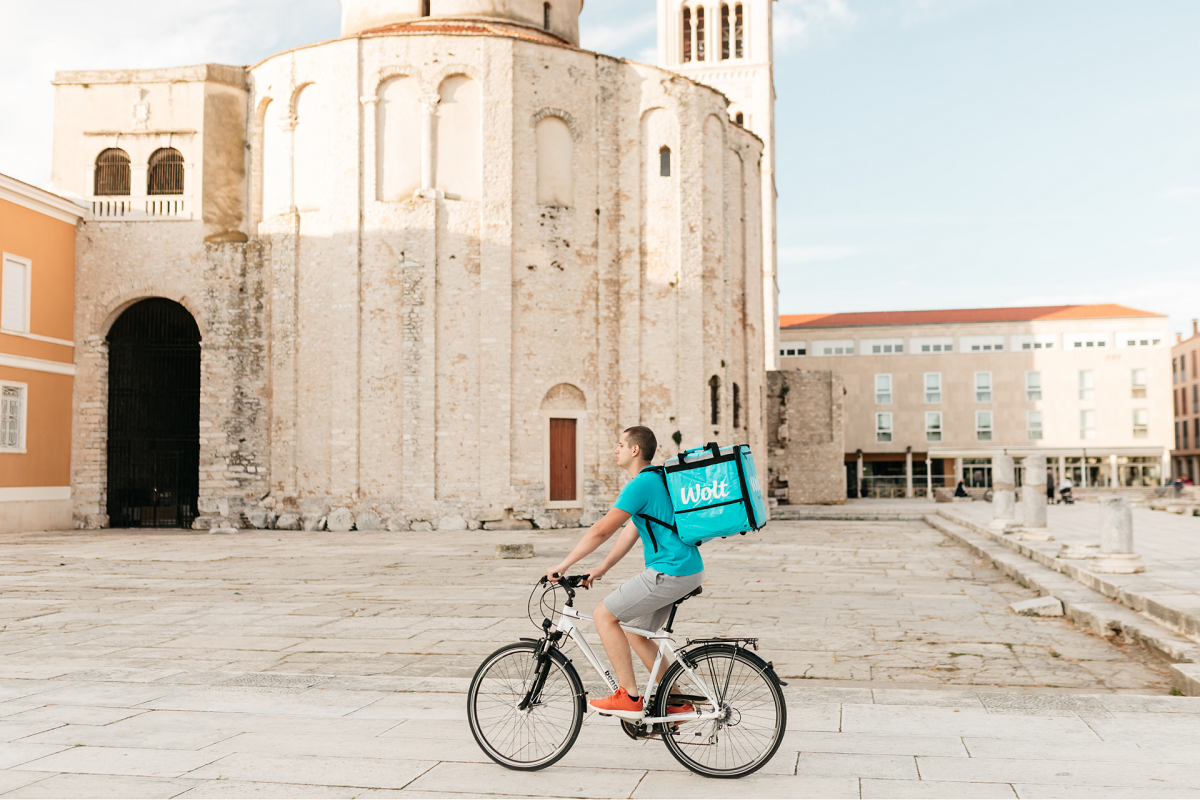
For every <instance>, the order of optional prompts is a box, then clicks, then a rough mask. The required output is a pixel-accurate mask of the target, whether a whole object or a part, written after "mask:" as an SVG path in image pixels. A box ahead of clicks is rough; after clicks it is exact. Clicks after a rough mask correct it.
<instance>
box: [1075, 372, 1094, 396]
mask: <svg viewBox="0 0 1200 800" xmlns="http://www.w3.org/2000/svg"><path fill="white" fill-rule="evenodd" d="M1079 399H1080V400H1095V399H1096V373H1095V372H1094V371H1092V370H1090V369H1081V370H1080V371H1079Z"/></svg>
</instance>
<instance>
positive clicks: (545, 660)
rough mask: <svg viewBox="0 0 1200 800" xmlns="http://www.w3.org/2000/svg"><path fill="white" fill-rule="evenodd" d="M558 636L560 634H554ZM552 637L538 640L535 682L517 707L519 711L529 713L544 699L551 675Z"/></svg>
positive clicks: (530, 685)
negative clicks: (547, 679) (543, 693)
mask: <svg viewBox="0 0 1200 800" xmlns="http://www.w3.org/2000/svg"><path fill="white" fill-rule="evenodd" d="M554 635H555V636H557V635H558V634H554ZM550 639H551V637H550V636H547V637H545V638H543V639H540V640H538V647H537V651H536V655H537V665H536V666H535V667H534V676H533V681H532V682H531V683H530V684H529V691H527V692H526V693H525V697H523V698H522V699H521V702H520V703H519V704H518V705H517V710H518V711H528V710H529V709H530V708H532V707H533V706H535V705H537V703H538V701H539V700H541V698H542V689H544V688H546V678H547V676H549V674H550V649H551V648H552V647H553V643H552V642H551V641H550Z"/></svg>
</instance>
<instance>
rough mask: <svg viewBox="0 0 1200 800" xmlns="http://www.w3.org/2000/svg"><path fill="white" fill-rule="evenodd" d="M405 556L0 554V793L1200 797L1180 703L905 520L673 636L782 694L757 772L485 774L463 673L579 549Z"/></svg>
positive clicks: (1136, 657) (764, 577)
mask: <svg viewBox="0 0 1200 800" xmlns="http://www.w3.org/2000/svg"><path fill="white" fill-rule="evenodd" d="M410 536H411V534H381V535H373V534H372V535H367V536H359V535H354V534H344V535H337V534H327V533H326V534H305V535H304V541H303V547H302V548H299V549H298V548H297V547H296V542H297V538H298V537H291V538H289V539H286V540H285V539H281V538H280V537H279V536H277V535H276V534H275V533H274V532H272V533H271V535H265V534H263V533H258V534H242V535H239V536H237V537H219V538H218V537H209V536H206V535H199V534H193V533H170V534H166V533H161V534H155V533H147V532H144V531H134V532H124V533H111V532H99V533H93V532H88V533H79V534H70V535H63V534H41V535H29V536H16V537H0V552H2V553H3V555H2V556H0V579H6V578H7V577H8V576H9V575H10V572H11V574H13V575H15V576H17V577H19V578H21V579H22V580H20V581H17V582H15V583H4V584H0V586H3V588H2V589H0V648H4V649H5V651H6V652H7V653H8V655H6V656H5V657H4V658H3V659H0V758H2V757H3V756H4V754H5V753H9V754H11V758H9V759H8V760H7V761H4V762H3V764H4V768H0V797H5V798H7V797H109V796H112V797H176V796H183V797H194V798H199V797H264V798H266V797H459V798H462V797H468V796H476V795H478V794H485V793H486V794H496V795H499V796H505V795H511V796H529V795H536V796H547V797H557V796H565V797H696V798H699V797H716V796H721V797H726V796H739V797H880V796H889V797H908V796H921V797H949V796H954V797H1027V796H1056V795H1055V793H1056V792H1076V793H1077V794H1074V795H1069V794H1068V795H1066V796H1088V794H1087V793H1089V792H1090V793H1092V794H1094V795H1095V796H1137V797H1143V796H1144V797H1154V796H1179V797H1186V796H1192V795H1200V776H1197V775H1196V761H1195V759H1191V760H1189V758H1188V756H1189V755H1190V748H1189V744H1191V743H1194V742H1195V741H1197V740H1198V739H1200V698H1180V697H1170V696H1167V694H1166V690H1167V680H1166V676H1165V674H1164V669H1163V665H1162V664H1161V663H1159V662H1157V661H1155V660H1154V659H1153V658H1152V657H1150V656H1148V655H1147V654H1146V653H1143V652H1141V651H1139V650H1137V649H1133V648H1129V647H1125V646H1123V645H1121V643H1120V642H1114V641H1112V640H1109V639H1105V638H1103V637H1099V636H1096V635H1094V634H1093V633H1090V632H1088V631H1086V630H1083V629H1080V628H1078V627H1077V626H1075V625H1073V624H1072V623H1071V622H1070V621H1069V620H1064V619H1038V618H1027V617H1019V616H1016V615H1014V614H1012V613H1011V612H1010V611H1009V610H1008V604H1009V603H1011V602H1014V601H1015V600H1019V599H1026V598H1028V597H1032V596H1034V595H1035V594H1036V591H1035V590H1032V589H1025V588H1022V587H1021V586H1019V585H1017V584H1016V583H1014V582H1013V581H1011V580H1010V579H1008V578H1007V577H1005V575H1004V574H1003V573H1002V572H1001V571H1000V570H998V569H996V568H994V567H993V566H992V565H991V564H990V563H988V562H986V561H984V560H982V559H979V558H977V557H976V556H975V555H974V554H972V553H971V552H970V551H969V550H967V549H965V548H963V547H961V546H959V545H957V544H955V543H954V542H953V541H952V540H950V539H948V538H947V537H946V536H944V535H943V534H941V533H939V532H937V531H934V530H931V529H930V528H928V527H927V526H925V525H924V524H923V523H920V522H918V521H911V520H901V521H894V522H838V521H824V520H823V521H815V522H773V523H772V524H771V526H770V527H769V528H768V529H767V530H766V531H765V532H763V533H762V534H759V535H758V536H757V538H750V537H747V540H746V541H745V542H744V543H741V542H739V546H738V547H736V548H734V547H729V548H725V549H720V548H712V549H711V550H710V551H708V552H706V553H705V556H706V559H707V567H708V570H707V571H708V580H707V582H706V586H705V594H704V595H703V596H701V598H697V599H696V600H695V601H689V603H688V605H686V606H684V609H683V611H682V612H681V615H680V623H679V628H678V633H679V636H680V638H681V639H683V638H686V636H688V635H693V636H695V635H704V634H712V633H718V634H723V635H757V636H758V637H760V640H761V644H762V647H763V649H762V654H763V655H764V657H766V658H769V659H773V660H775V663H776V664H777V665H778V666H779V668H780V670H781V672H783V673H784V675H785V680H789V682H790V685H789V686H788V687H786V689H785V696H786V698H787V701H788V710H789V724H788V732H787V734H786V736H785V738H784V741H783V744H782V746H781V748H780V751H779V753H778V754H777V755H776V757H775V758H774V759H773V760H772V761H771V762H770V763H769V764H768V765H767V766H766V767H765V768H764V769H763V770H762V771H761V772H760V773H758V774H756V775H754V776H751V777H749V778H746V779H742V780H740V781H735V782H728V781H714V780H710V779H705V778H701V777H698V776H695V775H692V774H691V773H688V772H687V771H686V770H684V769H683V768H682V767H681V766H680V765H679V764H678V763H676V762H675V761H674V759H673V758H671V756H670V754H669V753H668V752H667V751H666V749H665V748H664V747H663V746H662V745H661V743H659V742H655V741H642V742H634V741H631V740H629V739H628V738H626V737H625V736H624V734H623V733H621V731H620V729H619V728H618V727H617V726H616V725H615V724H614V723H613V722H612V721H611V720H604V719H601V718H599V717H589V718H588V719H587V720H586V722H585V725H584V728H583V731H582V733H581V735H580V739H579V742H578V743H577V745H576V747H575V748H574V749H573V750H572V752H571V753H569V754H568V755H567V756H566V758H564V759H563V761H562V762H560V764H558V765H556V766H555V767H552V768H550V769H548V770H545V771H542V772H538V773H533V774H529V773H518V772H511V771H508V770H504V769H502V768H500V767H498V766H496V765H494V764H492V763H491V762H490V761H488V760H487V759H486V758H485V757H484V755H483V753H482V752H481V751H480V750H479V748H478V746H477V745H476V744H475V742H474V740H473V739H472V737H471V734H470V732H469V730H468V728H467V726H466V723H465V719H464V717H465V703H466V701H465V694H464V692H465V690H466V688H467V683H468V678H469V676H470V674H471V673H472V672H473V671H474V668H475V666H476V665H477V664H478V663H479V661H481V660H482V658H483V656H484V655H485V654H486V653H487V652H490V650H492V649H494V648H495V647H498V646H499V645H501V644H504V643H507V642H510V641H512V640H513V639H515V638H516V637H517V636H523V635H531V634H533V633H534V630H533V627H532V626H531V625H530V624H529V621H528V620H527V619H525V616H524V615H525V601H526V599H527V597H528V592H529V588H530V582H531V581H532V579H533V578H534V577H536V575H537V574H539V572H540V571H542V570H544V569H545V566H546V565H548V564H549V563H552V559H553V558H555V557H561V554H562V553H564V552H565V551H566V549H567V548H568V547H569V546H570V544H571V542H572V541H573V539H574V538H575V537H577V536H578V532H575V531H567V532H545V533H540V532H538V533H535V532H522V533H521V534H520V536H521V537H522V539H521V540H522V541H526V540H528V541H533V542H534V544H535V547H536V549H537V551H538V552H539V556H538V557H536V558H533V559H529V560H527V561H521V562H509V561H504V562H497V561H496V560H494V559H493V558H492V553H493V552H494V544H495V543H496V542H500V541H507V540H509V539H512V538H513V537H514V534H511V533H509V534H495V533H487V532H471V533H470V534H469V535H467V534H461V535H457V534H456V535H454V536H446V537H442V538H439V539H432V540H413V539H411V538H408V537H410ZM217 555H221V559H218V558H216V557H215V556H217ZM637 557H638V554H636V553H635V554H633V555H632V556H631V561H636V559H637ZM222 559H227V560H222ZM60 563H67V564H68V565H69V570H67V571H66V572H64V573H59V572H58V570H59V568H58V567H57V565H58V564H60ZM634 571H636V563H635V564H633V565H631V566H630V568H629V569H628V570H627V572H628V573H629V574H632V573H633V572H634ZM613 577H614V580H613V581H611V582H608V581H606V583H608V584H609V587H611V586H612V585H615V583H616V581H617V580H620V579H621V578H622V577H624V574H622V575H619V576H616V575H615V576H613ZM301 578H302V579H301ZM606 588H608V587H606ZM485 597H486V600H485V599H484V598H485ZM602 597H603V594H601V593H598V594H587V593H581V607H582V608H583V609H584V610H590V608H591V606H592V605H594V603H595V602H597V600H598V599H600V598H602ZM10 598H12V599H14V600H16V601H24V602H15V603H13V604H9V603H8V602H7V600H8V599H10ZM593 641H595V640H594V637H593ZM597 646H598V645H597ZM589 680H590V683H589V685H591V686H593V687H594V686H596V682H595V680H594V679H589ZM5 748H10V749H8V750H6V749H5ZM976 762H978V766H979V768H978V769H976V768H975V766H976ZM955 763H957V764H959V765H960V766H959V767H957V768H956V767H955V766H954V764H955ZM925 764H929V765H930V766H929V771H928V772H927V771H926V769H925V766H924V765H925ZM1064 765H1066V766H1064ZM1088 765H1090V766H1088ZM1118 765H1127V766H1131V769H1129V770H1126V771H1125V772H1120V771H1119V770H1117V769H1116V766H1118ZM1085 771H1086V772H1087V776H1084V777H1078V779H1077V780H1072V779H1074V778H1076V777H1077V773H1078V774H1079V775H1082V773H1083V772H1085ZM1063 772H1066V773H1069V774H1067V775H1060V774H1059V773H1063ZM1166 787H1169V789H1170V791H1167V792H1165V793H1163V790H1164V788H1166ZM1105 792H1107V793H1108V794H1104V793H1105Z"/></svg>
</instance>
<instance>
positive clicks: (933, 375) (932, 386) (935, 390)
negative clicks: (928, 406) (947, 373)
mask: <svg viewBox="0 0 1200 800" xmlns="http://www.w3.org/2000/svg"><path fill="white" fill-rule="evenodd" d="M925 402H926V403H940V402H942V373H940V372H926V373H925Z"/></svg>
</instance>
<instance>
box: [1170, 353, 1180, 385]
mask: <svg viewBox="0 0 1200 800" xmlns="http://www.w3.org/2000/svg"><path fill="white" fill-rule="evenodd" d="M1171 383H1179V359H1177V358H1172V359H1171Z"/></svg>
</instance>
